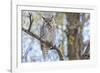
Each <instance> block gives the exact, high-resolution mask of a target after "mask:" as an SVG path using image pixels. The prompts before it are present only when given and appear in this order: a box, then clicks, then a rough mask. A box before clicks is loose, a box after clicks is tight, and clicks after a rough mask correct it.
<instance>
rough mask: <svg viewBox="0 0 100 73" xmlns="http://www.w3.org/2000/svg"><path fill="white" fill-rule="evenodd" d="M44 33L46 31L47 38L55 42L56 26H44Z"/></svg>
mask: <svg viewBox="0 0 100 73" xmlns="http://www.w3.org/2000/svg"><path fill="white" fill-rule="evenodd" d="M44 33H45V36H44V38H45V40H47V41H49V42H53V41H54V38H55V28H54V26H45V27H44Z"/></svg>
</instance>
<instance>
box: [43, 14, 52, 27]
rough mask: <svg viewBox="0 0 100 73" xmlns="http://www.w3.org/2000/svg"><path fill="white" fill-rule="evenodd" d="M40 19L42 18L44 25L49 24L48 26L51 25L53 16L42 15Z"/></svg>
mask: <svg viewBox="0 0 100 73" xmlns="http://www.w3.org/2000/svg"><path fill="white" fill-rule="evenodd" d="M42 19H43V23H44V24H45V25H47V26H50V27H51V26H52V25H53V19H54V17H53V16H51V17H44V16H42Z"/></svg>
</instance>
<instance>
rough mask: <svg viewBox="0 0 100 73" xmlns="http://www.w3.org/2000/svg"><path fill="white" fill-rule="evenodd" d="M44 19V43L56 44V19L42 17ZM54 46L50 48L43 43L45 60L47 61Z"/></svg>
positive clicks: (41, 31)
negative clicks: (49, 51)
mask: <svg viewBox="0 0 100 73" xmlns="http://www.w3.org/2000/svg"><path fill="white" fill-rule="evenodd" d="M42 19H43V24H42V26H41V28H40V37H41V39H42V40H44V41H48V42H49V43H51V44H52V45H54V43H55V36H56V33H55V22H54V17H53V16H51V17H50V16H49V17H42ZM51 47H52V46H50V47H48V46H46V45H45V44H43V43H41V50H42V53H43V57H44V60H45V59H46V56H47V55H48V50H49V49H50V48H51Z"/></svg>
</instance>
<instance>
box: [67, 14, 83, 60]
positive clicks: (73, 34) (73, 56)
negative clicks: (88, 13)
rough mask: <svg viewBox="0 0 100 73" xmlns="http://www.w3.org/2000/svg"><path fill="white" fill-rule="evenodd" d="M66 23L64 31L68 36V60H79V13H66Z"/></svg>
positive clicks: (80, 41)
mask: <svg viewBox="0 0 100 73" xmlns="http://www.w3.org/2000/svg"><path fill="white" fill-rule="evenodd" d="M66 16H67V20H68V23H69V24H68V25H67V26H66V27H67V30H68V32H67V33H66V35H67V38H68V57H69V60H79V59H80V56H81V54H80V53H81V52H80V49H81V48H82V45H83V44H82V40H83V37H82V28H81V27H80V25H81V24H80V13H66Z"/></svg>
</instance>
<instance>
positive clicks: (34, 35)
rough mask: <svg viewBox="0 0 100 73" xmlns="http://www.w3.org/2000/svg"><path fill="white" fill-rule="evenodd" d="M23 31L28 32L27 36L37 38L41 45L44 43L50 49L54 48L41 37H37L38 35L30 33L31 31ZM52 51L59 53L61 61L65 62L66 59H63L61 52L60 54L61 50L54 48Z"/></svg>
mask: <svg viewBox="0 0 100 73" xmlns="http://www.w3.org/2000/svg"><path fill="white" fill-rule="evenodd" d="M22 30H23V31H24V32H26V33H27V34H29V35H30V36H32V37H35V38H36V39H38V40H39V41H40V42H41V43H44V44H45V45H47V46H48V47H51V46H53V45H52V44H51V43H50V42H48V41H44V40H43V39H41V37H39V36H38V35H36V34H34V33H32V32H30V31H28V30H26V29H24V28H22ZM52 49H54V50H56V51H57V53H58V55H59V58H60V60H64V59H63V56H62V54H61V52H60V50H59V49H58V48H57V47H53V48H52Z"/></svg>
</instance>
